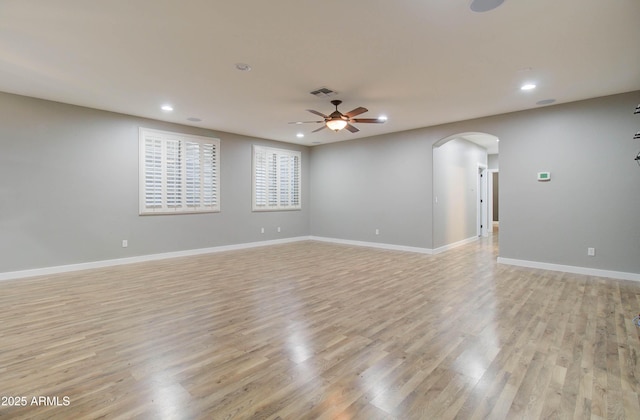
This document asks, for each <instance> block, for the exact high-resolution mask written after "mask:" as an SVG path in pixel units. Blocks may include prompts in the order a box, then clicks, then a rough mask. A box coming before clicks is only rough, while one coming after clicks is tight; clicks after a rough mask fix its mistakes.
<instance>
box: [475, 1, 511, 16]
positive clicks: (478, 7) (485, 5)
mask: <svg viewBox="0 0 640 420" xmlns="http://www.w3.org/2000/svg"><path fill="white" fill-rule="evenodd" d="M502 3H504V0H473V1H472V2H471V5H469V7H470V8H471V10H472V11H474V12H478V13H482V12H488V11H490V10H493V9H495V8H497V7H498V6H500V5H501V4H502Z"/></svg>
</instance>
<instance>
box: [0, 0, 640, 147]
mask: <svg viewBox="0 0 640 420" xmlns="http://www.w3.org/2000/svg"><path fill="white" fill-rule="evenodd" d="M469 4H470V0H446V1H445V0H421V1H418V0H395V1H389V0H349V1H344V0H340V1H339V0H325V1H322V2H319V1H311V0H271V1H255V0H254V1H248V0H234V1H222V0H217V1H214V0H185V1H169V0H162V1H161V0H110V1H86V0H40V1H38V0H2V1H0V91H5V92H10V93H17V94H21V95H27V96H33V97H38V98H44V99H50V100H54V101H59V102H65V103H70V104H77V105H82V106H87V107H92V108H98V109H103V110H108V111H116V112H122V113H126V114H132V115H138V116H143V117H149V118H154V119H159V120H166V121H171V122H176V123H181V124H187V125H193V126H199V127H206V128H210V129H213V130H219V131H227V132H233V133H238V134H244V135H248V136H255V137H260V138H267V139H274V140H280V141H285V142H291V143H299V144H305V145H312V144H313V143H314V142H320V143H329V142H334V141H342V140H349V139H354V138H358V137H365V136H372V135H377V134H383V133H389V132H395V131H401V130H407V129H412V128H419V127H425V126H430V125H435V124H441V123H446V122H451V121H459V120H464V119H469V118H474V117H481V116H487V115H494V114H500V113H505V112H510V111H516V110H523V109H529V108H535V107H537V106H538V105H536V102H538V101H540V100H545V99H555V100H556V102H555V103H563V102H570V101H575V100H580V99H587V98H592V97H598V96H604V95H609V94H615V93H621V92H629V91H633V90H637V89H640V25H639V24H638V20H639V19H640V1H638V0H608V1H603V0H535V1H533V0H530V1H516V0H506V1H505V2H504V4H503V5H502V6H501V7H499V8H497V9H495V10H493V11H490V12H485V13H475V12H472V11H471V10H470V9H469ZM236 63H247V64H249V65H250V66H251V67H252V70H251V71H249V72H241V71H238V70H237V69H236V68H235V65H236ZM524 82H535V83H536V84H537V85H538V87H537V89H535V90H533V91H528V92H523V91H520V89H519V87H520V85H521V84H522V83H524ZM320 87H328V88H330V89H333V90H335V91H337V92H339V94H338V95H337V96H336V97H335V98H325V99H319V98H316V97H314V96H312V95H310V94H309V92H311V91H312V90H315V89H317V88H320ZM330 99H341V100H342V101H343V102H344V103H343V104H342V105H341V106H340V110H341V111H342V112H346V111H349V110H351V109H353V108H356V107H358V106H364V107H366V108H368V109H369V112H368V113H365V114H362V115H360V116H359V117H362V118H375V117H378V116H379V115H381V114H385V115H387V116H388V118H389V120H388V121H387V122H386V123H385V124H359V125H357V127H358V128H360V129H361V131H360V132H359V133H356V134H352V133H350V132H348V131H346V130H343V131H341V132H339V133H334V132H330V131H329V130H323V131H321V132H318V133H314V134H311V131H312V130H314V129H315V128H318V127H319V125H316V124H305V125H295V124H287V123H288V122H291V121H300V120H315V119H317V118H316V117H315V116H314V115H312V114H310V113H308V112H306V111H305V110H306V109H308V108H311V109H315V110H318V111H320V112H323V113H325V114H328V113H330V112H331V111H332V110H333V106H332V105H331V104H330V103H329V101H330ZM164 103H170V104H172V105H173V107H174V111H173V112H171V113H166V112H163V111H161V110H160V106H161V105H162V104H164ZM194 117H195V118H200V119H201V120H202V121H201V122H191V121H189V120H188V118H194ZM298 132H302V133H304V134H305V137H304V138H302V139H298V138H297V137H296V134H297V133H298Z"/></svg>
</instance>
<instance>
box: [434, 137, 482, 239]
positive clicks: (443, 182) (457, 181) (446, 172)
mask: <svg viewBox="0 0 640 420" xmlns="http://www.w3.org/2000/svg"><path fill="white" fill-rule="evenodd" d="M478 163H482V164H484V165H486V164H487V151H486V149H484V148H482V147H480V146H478V145H476V144H474V143H471V142H470V141H468V140H464V139H460V138H455V139H452V140H450V141H448V142H446V143H445V144H443V145H441V146H438V147H434V148H433V194H434V197H433V247H434V248H439V247H442V246H445V245H450V244H453V243H456V242H459V241H462V240H465V239H468V238H471V237H474V236H477V235H478V226H477V224H478V188H477V186H478Z"/></svg>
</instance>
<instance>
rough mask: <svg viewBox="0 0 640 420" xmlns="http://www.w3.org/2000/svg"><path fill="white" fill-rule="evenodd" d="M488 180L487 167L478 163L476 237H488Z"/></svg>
mask: <svg viewBox="0 0 640 420" xmlns="http://www.w3.org/2000/svg"><path fill="white" fill-rule="evenodd" d="M488 178H489V176H488V169H487V165H486V164H484V163H480V162H478V183H477V189H476V191H477V194H476V203H477V211H476V213H477V217H476V230H477V234H478V236H489V217H488V215H489V212H488V211H487V204H488V201H489V200H488V198H487V197H488V196H487V189H488ZM481 226H482V227H481Z"/></svg>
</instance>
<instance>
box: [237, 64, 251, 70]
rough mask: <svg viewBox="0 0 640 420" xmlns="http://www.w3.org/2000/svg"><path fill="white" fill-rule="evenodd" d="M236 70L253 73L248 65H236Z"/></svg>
mask: <svg viewBox="0 0 640 420" xmlns="http://www.w3.org/2000/svg"><path fill="white" fill-rule="evenodd" d="M236 69H237V70H240V71H251V66H250V65H248V64H247V63H236Z"/></svg>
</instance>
